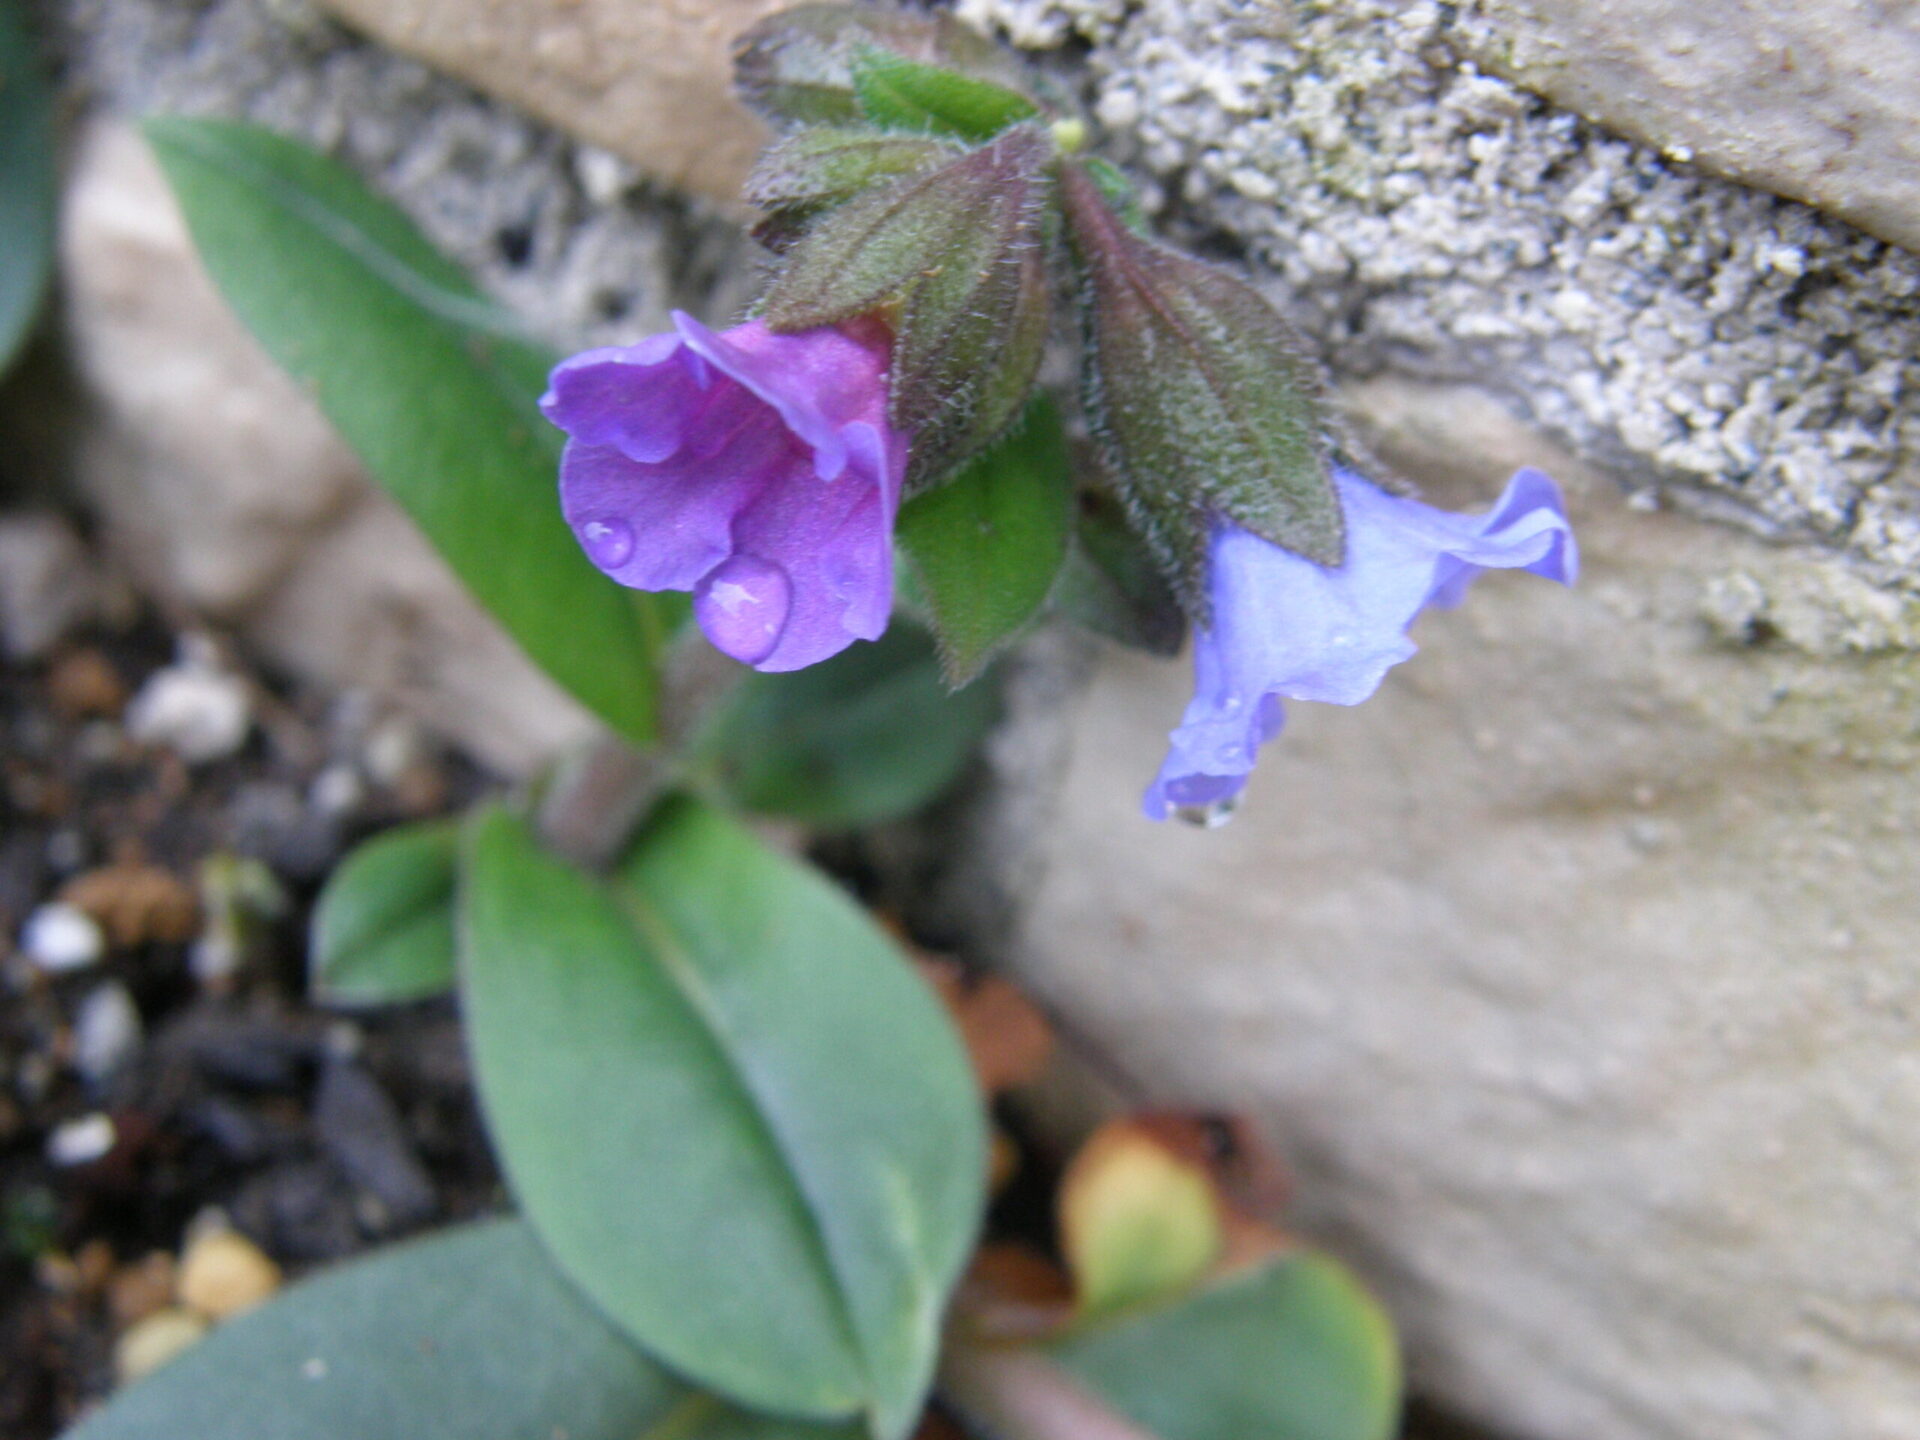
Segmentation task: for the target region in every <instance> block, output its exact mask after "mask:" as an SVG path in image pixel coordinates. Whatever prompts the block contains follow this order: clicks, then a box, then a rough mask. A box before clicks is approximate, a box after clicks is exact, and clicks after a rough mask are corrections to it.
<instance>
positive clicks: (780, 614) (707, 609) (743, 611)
mask: <svg viewBox="0 0 1920 1440" xmlns="http://www.w3.org/2000/svg"><path fill="white" fill-rule="evenodd" d="M792 610H793V581H792V580H790V579H789V578H788V577H787V572H786V571H785V570H783V569H781V568H780V567H779V566H778V565H776V564H774V563H773V562H772V561H771V560H762V559H761V558H760V557H759V556H757V555H735V556H733V557H732V558H731V559H728V560H726V561H724V562H722V563H721V564H720V565H718V566H717V567H715V568H714V569H713V570H712V571H711V572H709V574H708V575H707V577H706V579H704V580H702V581H701V582H700V584H699V587H698V588H697V589H696V590H695V591H694V592H693V614H694V618H695V619H696V620H698V621H699V622H700V628H701V629H702V630H704V631H705V632H706V636H707V639H709V640H711V641H712V642H713V645H714V648H715V649H716V650H719V651H721V652H723V653H724V654H727V655H731V656H732V657H733V658H734V659H736V660H738V661H740V663H741V664H743V665H758V664H759V663H760V662H761V661H762V660H764V659H766V658H767V656H769V655H771V654H772V653H773V648H774V646H776V645H778V644H779V643H780V634H781V632H782V631H783V630H785V629H786V628H787V616H788V614H789V613H791V611H792Z"/></svg>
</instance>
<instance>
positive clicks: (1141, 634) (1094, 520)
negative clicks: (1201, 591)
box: [1053, 491, 1187, 656]
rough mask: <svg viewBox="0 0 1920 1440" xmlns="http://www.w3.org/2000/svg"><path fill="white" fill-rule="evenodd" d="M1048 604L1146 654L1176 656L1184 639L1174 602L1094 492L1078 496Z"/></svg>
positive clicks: (1113, 510) (1114, 508) (1112, 507)
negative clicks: (1068, 546)
mask: <svg viewBox="0 0 1920 1440" xmlns="http://www.w3.org/2000/svg"><path fill="white" fill-rule="evenodd" d="M1053 603H1054V605H1055V606H1056V607H1058V609H1059V611H1060V613H1061V614H1063V615H1065V616H1067V617H1068V618H1069V619H1071V620H1073V621H1074V622H1075V623H1076V624H1079V625H1084V626H1086V627H1087V629H1089V630H1091V631H1093V632H1094V633H1095V634H1097V635H1105V636H1106V637H1107V638H1108V639H1109V640H1117V641H1119V642H1120V643H1121V644H1122V645H1129V646H1131V647H1133V648H1134V649H1136V650H1145V651H1146V652H1148V653H1149V654H1151V655H1167V656H1173V655H1178V654H1179V653H1180V646H1181V644H1182V642H1183V641H1184V640H1185V639H1186V634H1187V617H1186V615H1185V614H1184V613H1183V612H1182V611H1181V609H1180V601H1179V598H1178V597H1177V596H1175V595H1174V593H1173V589H1172V587H1171V586H1169V585H1168V584H1167V582H1166V580H1165V578H1164V577H1163V576H1162V575H1161V574H1160V568H1159V566H1158V565H1156V564H1155V563H1154V559H1153V556H1152V555H1151V554H1150V553H1149V552H1148V550H1147V547H1146V546H1145V544H1143V543H1142V542H1141V540H1140V537H1139V536H1137V535H1135V534H1134V533H1133V530H1132V529H1131V528H1130V527H1129V526H1128V524H1127V519H1126V516H1125V515H1124V514H1122V513H1121V510H1120V507H1119V506H1118V505H1117V504H1115V503H1114V502H1113V501H1112V500H1110V499H1108V498H1107V497H1106V496H1104V495H1101V494H1098V493H1097V492H1092V491H1088V492H1084V493H1082V494H1081V496H1080V515H1079V518H1078V520H1077V522H1076V523H1075V526H1074V545H1073V549H1072V551H1071V552H1070V553H1069V554H1068V556H1067V562H1066V564H1064V565H1062V566H1061V567H1060V579H1059V582H1058V583H1057V584H1056V585H1055V586H1054V591H1053Z"/></svg>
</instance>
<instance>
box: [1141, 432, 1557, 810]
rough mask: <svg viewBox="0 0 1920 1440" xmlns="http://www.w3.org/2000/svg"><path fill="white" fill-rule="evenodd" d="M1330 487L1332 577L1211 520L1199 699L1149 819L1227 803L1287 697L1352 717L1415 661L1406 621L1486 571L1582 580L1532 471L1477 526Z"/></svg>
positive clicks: (1365, 492)
mask: <svg viewBox="0 0 1920 1440" xmlns="http://www.w3.org/2000/svg"><path fill="white" fill-rule="evenodd" d="M1334 483H1335V485H1336V487H1337V488H1338V490H1339V492H1340V502H1341V507H1342V509H1343V511H1344V512H1345V517H1346V533H1347V551H1346V559H1345V561H1344V562H1343V563H1342V564H1340V565H1337V566H1325V565H1317V564H1315V563H1314V562H1313V561H1311V560H1307V559H1303V558H1302V557H1300V556H1298V555H1294V554H1292V553H1291V552H1289V551H1286V550H1282V549H1281V548H1280V547H1279V546H1277V545H1273V544H1271V543H1269V542H1268V541H1265V540H1262V539H1260V538H1259V537H1258V536H1256V535H1253V534H1250V533H1249V532H1247V531H1245V530H1242V529H1240V528H1239V527H1238V526H1235V525H1233V524H1230V523H1228V522H1226V521H1218V522H1216V524H1215V526H1214V529H1213V533H1212V537H1211V544H1210V549H1209V553H1208V597H1209V601H1210V609H1211V616H1210V619H1209V623H1208V624H1207V626H1206V627H1204V628H1202V629H1200V630H1198V631H1197V633H1196V634H1195V637H1194V652H1193V661H1194V695H1193V700H1192V701H1191V703H1189V704H1188V706H1187V711H1186V714H1185V715H1184V716H1183V717H1182V718H1181V722H1180V725H1179V728H1178V729H1176V730H1175V731H1174V732H1173V734H1172V735H1171V736H1170V737H1169V742H1170V743H1169V747H1168V751H1167V758H1166V761H1165V763H1164V764H1162V765H1161V767H1160V773H1159V774H1158V775H1157V776H1155V777H1154V781H1153V784H1152V785H1150V786H1149V787H1148V788H1147V794H1146V802H1145V808H1146V812H1147V815H1148V817H1149V818H1151V819H1155V820H1159V819H1164V818H1165V817H1166V816H1167V815H1168V814H1170V813H1172V812H1173V811H1174V810H1175V809H1184V808H1188V807H1192V808H1195V809H1199V810H1203V811H1204V810H1209V809H1213V808H1215V807H1219V806H1222V805H1224V804H1226V803H1228V802H1230V801H1232V800H1233V798H1234V797H1235V796H1237V795H1238V794H1239V792H1240V790H1241V788H1242V787H1243V786H1245V784H1246V783H1247V776H1248V775H1249V774H1251V773H1252V771H1253V762H1254V757H1255V755H1256V754H1257V753H1258V751H1259V749H1260V746H1261V744H1262V743H1263V742H1265V741H1267V740H1271V739H1272V738H1273V737H1274V736H1275V735H1277V734H1279V733H1280V727H1281V725H1282V723H1283V722H1284V720H1285V715H1284V713H1283V710H1282V706H1281V702H1282V700H1283V699H1284V700H1319V701H1323V702H1325V703H1327V704H1331V705H1358V704H1359V703H1360V702H1361V701H1362V700H1365V699H1366V698H1367V697H1368V696H1369V695H1371V694H1373V692H1374V691H1375V690H1377V689H1378V688H1379V686H1380V682H1381V680H1382V679H1383V678H1384V677H1385V675H1386V673H1387V671H1388V670H1390V669H1392V668H1393V667H1394V666H1395V665H1397V664H1399V663H1400V662H1401V661H1402V660H1405V659H1406V658H1407V657H1408V656H1410V655H1412V654H1413V653H1414V650H1415V648H1416V647H1415V645H1414V643H1413V641H1411V640H1409V639H1408V638H1407V633H1406V632H1407V627H1408V626H1409V625H1411V624H1412V623H1413V619H1414V617H1415V616H1416V615H1418V614H1419V613H1420V612H1421V611H1422V610H1424V609H1425V608H1426V607H1427V606H1429V605H1438V606H1452V605H1455V604H1457V603H1458V602H1459V601H1460V599H1461V597H1462V596H1464V595H1465V594H1466V591H1467V586H1468V585H1469V584H1470V583H1472V581H1473V579H1474V577H1475V576H1476V575H1478V574H1480V572H1481V571H1483V570H1512V569H1518V570H1528V571H1531V572H1532V573H1534V574H1536V575H1542V576H1545V577H1546V578H1547V579H1549V580H1557V581H1559V582H1560V583H1561V584H1563V585H1569V584H1572V583H1573V579H1574V576H1575V573H1576V572H1577V570H1578V568H1579V552H1578V550H1577V548H1576V546H1575V544H1574V539H1573V531H1572V529H1571V527H1570V526H1569V525H1568V524H1567V518H1566V514H1565V511H1564V509H1563V508H1562V505H1561V500H1560V491H1559V488H1558V487H1557V486H1556V485H1555V484H1554V483H1553V481H1552V480H1551V479H1549V478H1548V477H1547V476H1546V475H1544V474H1542V473H1541V472H1540V471H1538V470H1521V471H1520V472H1518V473H1517V474H1516V475H1515V476H1514V477H1513V479H1512V480H1511V481H1509V482H1508V485H1507V489H1506V493H1505V494H1503V495H1502V496H1501V497H1500V499H1499V501H1498V502H1497V503H1496V504H1495V505H1494V506H1493V508H1492V509H1490V510H1489V511H1487V513H1486V514H1484V515H1455V514H1451V513H1449V512H1447V511H1444V510H1436V509H1434V508H1433V507H1432V506H1430V505H1423V504H1421V503H1420V502H1419V501H1418V500H1409V499H1405V498H1402V497H1400V496H1397V495H1389V494H1388V493H1387V492H1386V491H1384V490H1382V489H1380V488H1379V487H1378V486H1375V485H1372V484H1370V483H1368V482H1367V481H1366V480H1363V479H1361V478H1360V477H1359V476H1358V475H1355V474H1353V473H1351V472H1350V471H1345V470H1336V471H1335V472H1334Z"/></svg>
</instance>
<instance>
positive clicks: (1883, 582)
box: [959, 0, 1920, 592]
mask: <svg viewBox="0 0 1920 1440" xmlns="http://www.w3.org/2000/svg"><path fill="white" fill-rule="evenodd" d="M1450 9H1451V7H1447V6H1443V5H1439V4H1436V3H1430V0H1416V3H1411V4H1409V3H1394V0H1353V3H1347V4H1341V5H1337V6H1335V5H1327V6H1319V5H1298V6H1294V5H1287V4H1281V3H1269V4H1265V5H1253V6H1249V5H1245V4H1235V3H1230V0H1186V3H1182V4H1178V5H1175V4H1172V3H1168V0H960V3H959V10H960V12H961V14H962V15H963V16H964V17H965V18H967V19H968V20H970V21H971V22H973V23H975V24H977V25H981V26H983V27H985V28H989V29H996V30H998V31H999V32H1000V33H1002V34H1004V35H1006V36H1007V37H1008V38H1010V39H1012V40H1013V41H1014V42H1015V43H1017V44H1020V45H1023V46H1027V47H1030V48H1038V49H1045V48H1050V47H1058V46H1061V45H1063V44H1065V43H1066V42H1067V41H1069V40H1070V39H1079V40H1082V41H1085V42H1088V43H1089V44H1090V46H1091V49H1090V50H1089V51H1088V53H1087V55H1086V59H1085V61H1084V69H1083V78H1084V79H1085V80H1086V82H1087V85H1088V90H1089V94H1090V97H1091V100H1092V103H1093V106H1094V110H1095V113H1096V115H1097V116H1098V117H1099V118H1100V120H1101V121H1102V122H1104V124H1105V127H1106V129H1107V131H1108V132H1109V137H1110V141H1109V143H1110V144H1111V145H1112V146H1113V148H1114V151H1115V153H1117V154H1118V155H1119V156H1120V157H1121V158H1122V159H1124V160H1125V161H1127V162H1128V163H1129V164H1130V165H1131V166H1132V168H1133V169H1134V171H1135V173H1136V174H1137V175H1139V176H1141V177H1142V178H1143V180H1144V181H1145V182H1146V184H1145V189H1146V192H1147V193H1146V198H1147V200H1148V202H1149V203H1150V204H1151V205H1152V206H1153V207H1154V208H1155V209H1156V210H1157V211H1159V212H1160V213H1161V215H1162V219H1163V221H1165V222H1167V223H1170V224H1172V225H1173V226H1175V227H1176V229H1181V228H1184V229H1185V231H1186V232H1187V237H1188V238H1189V239H1192V238H1201V239H1205V238H1207V237H1209V236H1214V237H1217V236H1225V237H1227V238H1229V239H1230V240H1232V241H1233V242H1235V243H1236V244H1237V245H1238V246H1240V247H1243V248H1244V250H1245V252H1246V253H1247V255H1248V256H1249V257H1250V258H1251V259H1252V260H1253V261H1254V262H1255V263H1256V267H1257V269H1259V270H1260V271H1261V272H1262V273H1260V274H1259V275H1257V276H1256V278H1257V279H1259V280H1260V281H1261V282H1262V283H1263V285H1264V287H1265V288H1266V290H1267V292H1268V294H1269V295H1270V296H1271V297H1272V298H1273V299H1274V300H1275V301H1276V303H1278V304H1279V305H1280V307H1281V308H1282V309H1283V310H1284V311H1285V312H1286V313H1287V314H1288V315H1289V316H1290V317H1291V318H1292V319H1293V320H1294V321H1295V322H1296V323H1297V324H1299V325H1300V326H1301V328H1302V329H1304V330H1305V331H1306V332H1307V333H1308V334H1309V335H1310V336H1312V337H1314V339H1315V340H1316V341H1317V343H1318V344H1320V345H1321V346H1322V347H1323V349H1324V351H1325V354H1326V358H1327V359H1328V360H1329V362H1330V363H1331V364H1332V366H1333V367H1334V368H1335V370H1336V371H1337V372H1338V373H1340V374H1342V375H1344V376H1346V377H1349V378H1355V377H1367V376H1372V375H1377V374H1382V373H1399V374H1404V375H1410V376H1414V377H1417V378H1420V379H1424V380H1434V381H1458V380H1472V381H1475V382H1477V383H1479V384H1481V385H1483V386H1486V387H1487V388H1489V389H1491V390H1493V391H1494V392H1495V393H1497V394H1499V395H1500V396H1501V397H1502V398H1503V399H1504V400H1505V401H1506V402H1507V403H1508V404H1509V405H1511V406H1513V407H1515V408H1516V409H1519V410H1522V411H1524V412H1526V413H1527V414H1529V415H1530V417H1531V418H1532V419H1533V420H1534V421H1535V422H1536V423H1538V424H1540V425H1541V426H1543V427H1544V428H1545V429H1546V430H1547V431H1549V432H1550V433H1552V434H1553V435H1554V436H1556V437H1557V438H1559V439H1560V440H1562V441H1563V442H1565V443H1567V444H1569V445H1570V446H1571V447H1573V448H1574V449H1575V450H1576V451H1577V452H1578V453H1580V454H1582V455H1583V456H1587V457H1591V458H1593V459H1595V460H1597V461H1599V462H1600V463H1602V464H1605V465H1607V466H1608V467H1609V468H1610V469H1612V470H1614V471H1615V472H1617V473H1618V474H1620V475H1622V476H1623V477H1625V479H1626V482H1627V484H1628V485H1629V486H1630V488H1632V489H1633V490H1634V491H1635V492H1636V493H1637V495H1638V496H1639V497H1640V498H1641V499H1642V500H1643V503H1656V502H1662V501H1664V502H1667V503H1671V504H1673V505H1675V506H1676V507H1684V508H1686V509H1688V510H1690V511H1693V512H1697V513H1701V514H1705V515H1709V516H1711V517H1713V518H1715V519H1719V520H1723V521H1728V522H1732V523H1734V524H1737V525H1740V526H1743V527H1745V528H1747V529H1749V530H1752V531H1754V532H1757V533H1759V534H1762V535H1766V536H1769V537H1773V538H1778V539H1788V540H1805V541H1813V542H1816V543H1817V544H1819V545H1821V546H1823V547H1827V548H1829V549H1831V550H1833V551H1837V552H1839V553H1840V554H1841V555H1842V556H1844V557H1845V560H1846V562H1847V564H1848V568H1849V569H1850V570H1851V571H1852V572H1853V573H1854V574H1855V575H1857V576H1858V577H1861V578H1864V579H1865V580H1867V581H1869V582H1871V583H1872V584H1874V585H1877V586H1882V587H1887V588H1891V589H1898V590H1904V591H1908V592H1920V454H1917V453H1916V451H1917V450H1920V427H1917V426H1916V419H1917V418H1920V396H1916V393H1915V391H1914V387H1913V386H1912V385H1911V384H1910V381H1911V380H1912V378H1913V376H1912V366H1913V364H1914V361H1913V359H1912V357H1913V356H1914V355H1915V354H1916V353H1920V257H1916V256H1915V255H1912V254H1910V253H1908V252H1906V251H1903V250H1900V249H1897V248H1895V247H1893V246H1890V245H1888V244H1886V243H1884V242H1882V241H1879V240H1874V239H1872V238H1870V237H1868V236H1865V235H1863V234H1861V233H1860V232H1859V231H1857V230H1854V229H1853V228H1852V227H1850V226H1848V225H1846V224H1844V223H1843V222H1841V221H1838V220H1834V219H1831V218H1829V217H1826V216H1824V215H1821V214H1820V213H1818V212H1816V211H1814V210H1811V209H1809V208H1808V207H1806V206H1804V205H1800V204H1797V203H1795V202H1792V201H1787V200H1781V199H1778V198H1776V197H1774V196H1771V195H1767V194H1763V193H1761V192H1758V191H1754V190H1749V189H1746V188H1745V187H1742V186H1739V185H1735V184H1732V183H1729V182H1725V181H1721V180H1716V179H1712V178H1710V177H1705V176H1701V175H1697V174H1695V173H1693V172H1691V171H1690V170H1689V169H1688V168H1687V167H1686V166H1684V165H1679V164H1676V163H1673V162H1670V161H1668V160H1666V159H1664V158H1662V157H1661V156H1660V155H1658V154H1656V153H1655V152H1653V151H1652V150H1650V149H1648V148H1646V147H1644V146H1641V145H1637V144H1634V143H1631V142H1629V141H1625V140H1621V139H1618V138H1615V137H1612V136H1609V135H1607V134H1605V133H1603V132H1601V131H1600V130H1598V129H1597V128H1596V127H1594V126H1592V125H1589V124H1588V123H1586V122H1585V121H1583V120H1581V119H1580V118H1579V117H1577V116H1574V115H1571V114H1568V113H1567V112H1565V111H1561V110H1557V109H1555V108H1554V107H1553V106H1551V105H1549V104H1548V103H1547V102H1545V101H1543V100H1540V99H1537V98H1536V97H1534V96H1531V95H1529V94H1527V93H1526V92H1524V91H1521V90H1519V89H1516V88H1515V87H1514V86H1512V85H1510V84H1508V83H1506V82H1505V81H1502V80H1498V79H1495V78H1492V77H1490V76H1487V75H1484V74H1481V73H1479V72H1478V71H1477V70H1476V69H1475V67H1474V66H1473V65H1472V64H1471V63H1470V62H1467V61H1465V60H1462V59H1460V58H1459V55H1458V54H1457V53H1456V46H1455V40H1456V36H1455V35H1454V32H1453V23H1454V22H1453V21H1452V19H1451V17H1450Z"/></svg>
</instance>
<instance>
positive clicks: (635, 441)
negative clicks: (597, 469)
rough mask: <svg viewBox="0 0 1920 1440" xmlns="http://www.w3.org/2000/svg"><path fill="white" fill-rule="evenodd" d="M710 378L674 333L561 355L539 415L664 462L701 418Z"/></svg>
mask: <svg viewBox="0 0 1920 1440" xmlns="http://www.w3.org/2000/svg"><path fill="white" fill-rule="evenodd" d="M709 383H710V377H709V376H708V374H707V370H706V366H705V364H704V363H702V362H701V361H700V359H699V358H698V357H697V356H696V355H694V354H693V353H692V352H690V351H687V350H685V349H684V348H683V347H682V346H681V344H680V341H679V338H678V337H677V336H674V335H649V336H648V337H647V338H646V339H645V340H642V341H641V342H640V343H639V344H638V345H626V346H620V347H615V348H609V349H604V350H587V351H584V352H582V353H581V354H579V355H575V356H573V357H572V358H571V359H568V360H562V361H561V362H560V363H559V364H558V365H557V366H555V367H554V371H553V374H552V376H551V377H549V379H548V381H547V393H546V394H545V395H543V396H541V397H540V409H541V412H542V413H543V414H544V415H545V416H546V417H547V419H549V420H551V421H552V422H553V423H554V424H555V425H557V426H559V427H560V428H561V429H562V430H564V431H566V432H567V434H568V435H570V436H572V437H573V438H574V439H575V440H579V441H581V442H583V443H585V444H588V445H605V446H610V447H611V448H613V449H614V450H617V451H619V452H620V453H621V454H622V455H625V456H626V457H627V458H628V459H629V460H637V461H640V462H642V463H645V464H651V463H653V462H656V461H660V460H665V459H666V458H667V457H668V456H670V455H672V454H673V453H674V452H675V451H677V450H678V449H679V448H680V444H681V441H682V439H683V437H684V436H685V435H686V433H687V431H688V430H689V429H691V428H692V427H694V426H695V425H697V424H698V423H699V420H700V417H701V412H702V410H703V408H704V405H703V399H704V395H705V393H706V391H707V390H708V387H709Z"/></svg>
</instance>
